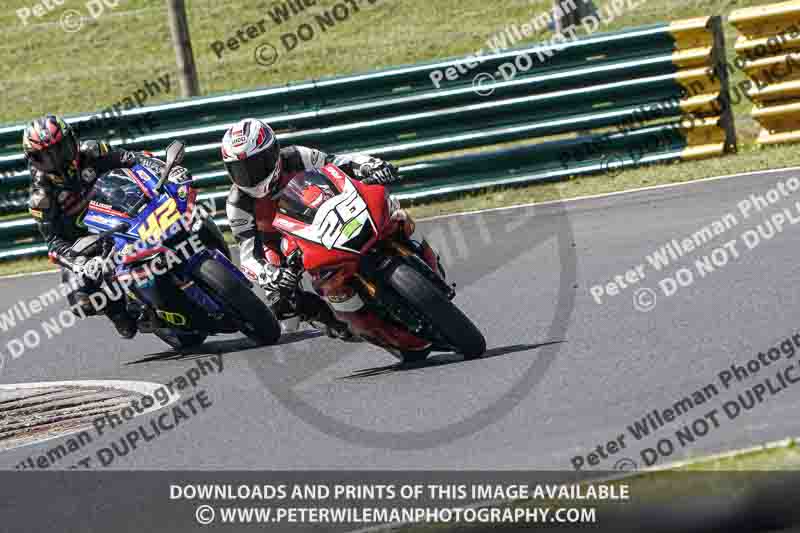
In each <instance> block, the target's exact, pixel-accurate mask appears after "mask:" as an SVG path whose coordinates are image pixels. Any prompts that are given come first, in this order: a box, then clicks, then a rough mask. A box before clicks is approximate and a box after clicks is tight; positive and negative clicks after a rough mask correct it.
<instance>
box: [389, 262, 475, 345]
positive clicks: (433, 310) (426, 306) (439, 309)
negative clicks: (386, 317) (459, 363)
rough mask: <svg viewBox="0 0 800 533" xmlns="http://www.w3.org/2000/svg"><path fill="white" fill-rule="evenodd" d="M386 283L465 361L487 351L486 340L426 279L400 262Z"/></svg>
mask: <svg viewBox="0 0 800 533" xmlns="http://www.w3.org/2000/svg"><path fill="white" fill-rule="evenodd" d="M388 281H389V284H390V285H391V286H392V288H393V289H394V290H395V291H397V293H398V294H399V295H400V296H402V297H403V299H405V300H406V301H407V302H408V303H409V304H410V305H411V306H412V307H413V308H414V309H415V310H416V311H417V312H418V313H420V314H422V315H423V316H424V317H425V318H427V319H428V320H429V321H430V323H431V324H432V325H433V326H434V328H436V330H437V331H438V332H439V333H440V334H441V335H442V336H443V337H444V338H445V340H447V342H448V343H449V344H451V345H452V346H453V347H454V348H456V351H458V352H459V353H461V354H463V355H464V357H465V358H467V359H472V358H475V357H480V356H481V355H483V352H485V351H486V339H484V338H483V334H482V333H481V332H480V330H478V328H477V327H475V324H473V323H472V321H471V320H470V319H469V318H467V316H466V315H465V314H464V313H462V312H461V310H460V309H459V308H458V307H456V306H455V304H453V302H451V301H450V300H448V299H447V297H446V296H445V295H444V294H443V293H442V292H441V291H440V290H439V289H438V288H436V287H435V286H434V285H433V283H431V282H430V281H428V279H427V278H426V277H425V276H423V275H422V274H420V273H419V272H417V271H416V270H414V269H413V268H412V267H411V266H409V265H407V264H405V263H401V264H400V265H398V266H397V267H395V269H394V271H392V273H391V275H390V276H389V280H388Z"/></svg>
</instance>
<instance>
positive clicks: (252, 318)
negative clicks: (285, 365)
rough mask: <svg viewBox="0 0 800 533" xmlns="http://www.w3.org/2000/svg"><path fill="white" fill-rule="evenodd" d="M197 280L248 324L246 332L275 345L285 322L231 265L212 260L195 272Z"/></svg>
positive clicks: (245, 325) (252, 336) (254, 337)
mask: <svg viewBox="0 0 800 533" xmlns="http://www.w3.org/2000/svg"><path fill="white" fill-rule="evenodd" d="M195 275H196V276H197V279H198V280H199V281H200V282H201V283H202V284H203V285H204V286H205V287H206V288H207V289H208V290H210V291H211V292H212V293H214V295H215V296H216V297H217V298H218V299H219V300H220V301H221V302H223V304H224V305H225V307H226V308H227V309H228V310H229V311H230V312H232V313H234V314H235V315H236V317H237V318H238V319H239V320H241V321H242V322H243V323H244V328H243V329H242V333H244V334H245V335H247V336H248V337H250V338H251V339H253V340H254V341H256V342H258V343H259V344H275V343H276V342H278V339H280V338H281V325H280V323H279V322H278V319H277V318H275V315H274V314H273V312H272V310H271V309H270V308H269V307H268V306H267V304H265V303H264V302H262V301H261V299H260V298H259V297H258V296H256V293H254V292H253V291H251V290H250V288H249V287H247V285H245V284H244V283H243V282H242V281H241V280H240V279H238V278H237V277H236V276H235V275H233V274H232V273H231V272H230V271H229V270H228V269H227V268H225V267H224V266H222V265H221V264H219V263H217V262H216V261H214V260H211V259H209V260H208V261H204V262H203V264H201V265H200V267H199V268H198V269H197V270H196V271H195Z"/></svg>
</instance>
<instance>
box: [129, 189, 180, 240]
mask: <svg viewBox="0 0 800 533" xmlns="http://www.w3.org/2000/svg"><path fill="white" fill-rule="evenodd" d="M180 217H181V214H180V212H178V206H177V205H176V204H175V199H174V198H170V199H169V200H167V201H166V202H164V203H163V204H161V205H160V206H158V207H157V208H156V209H155V211H153V212H152V213H150V216H149V217H147V220H145V222H144V224H142V226H141V227H140V228H139V237H141V238H142V240H144V241H148V240H149V241H154V240H156V239H158V238H159V237H161V235H162V234H163V233H164V232H166V231H167V230H168V229H169V228H170V226H172V225H173V224H174V223H175V222H177V221H178V219H179V218H180Z"/></svg>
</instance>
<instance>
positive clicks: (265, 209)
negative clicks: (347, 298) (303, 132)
mask: <svg viewBox="0 0 800 533" xmlns="http://www.w3.org/2000/svg"><path fill="white" fill-rule="evenodd" d="M222 159H223V161H224V163H225V167H226V169H227V171H228V176H229V178H230V179H231V181H232V182H233V184H232V186H231V189H230V192H229V194H228V200H227V205H226V210H227V215H228V220H229V221H230V225H231V230H232V231H233V235H234V237H235V238H236V241H237V242H238V243H239V250H240V258H241V267H242V270H243V271H244V273H245V274H246V275H247V276H248V277H249V278H250V279H252V280H253V281H255V282H257V283H258V284H259V285H261V287H262V288H263V289H264V291H265V292H266V294H267V298H268V301H269V303H270V305H271V307H272V309H273V311H274V312H275V315H276V316H277V317H278V319H279V320H282V319H284V318H287V317H289V316H292V314H293V312H294V311H295V310H294V309H292V306H291V302H290V301H289V299H288V296H289V295H291V294H293V293H294V292H295V289H296V287H297V285H298V283H299V281H300V279H299V276H298V275H297V274H296V273H295V272H294V271H293V270H292V269H290V268H287V265H286V261H285V259H286V258H285V257H284V255H283V253H282V251H281V246H280V244H281V234H280V233H279V232H278V231H277V230H276V229H275V228H273V226H272V220H273V218H274V216H275V211H276V200H275V199H274V198H275V195H276V194H277V193H278V192H280V191H281V189H283V187H285V186H286V184H287V183H289V181H291V179H292V178H293V177H294V176H295V175H296V174H297V173H303V172H304V171H307V170H311V169H314V168H320V167H323V166H325V165H327V164H330V163H333V164H335V165H336V166H338V167H339V168H340V169H342V170H343V171H344V172H345V173H347V174H348V175H349V176H350V177H352V178H354V179H357V180H367V179H368V180H369V183H378V184H388V183H392V182H394V181H396V180H397V179H398V173H397V169H396V168H395V167H394V166H393V165H392V164H390V163H387V162H385V161H382V160H380V159H377V158H374V157H371V156H369V155H364V154H351V155H348V156H337V155H333V154H326V153H323V152H321V151H319V150H315V149H313V148H307V147H305V146H287V147H284V148H281V146H280V142H279V141H278V138H277V137H276V135H275V132H274V131H273V130H272V128H270V127H269V126H268V125H267V124H266V123H264V122H262V121H260V120H257V119H252V118H247V119H243V120H241V121H240V122H238V123H237V124H235V125H234V126H232V127H231V128H230V129H228V131H227V132H225V136H224V137H223V139H222ZM395 216H400V217H405V218H406V219H407V220H409V225H410V226H411V227H413V222H411V221H410V217H408V215H407V214H406V213H405V211H403V210H398V212H396V215H395ZM311 305H314V307H315V308H314V310H313V311H314V314H315V315H316V316H314V318H313V319H314V320H318V321H320V322H322V323H324V324H325V325H326V326H327V329H328V334H329V335H331V336H333V337H347V336H348V333H347V331H346V325H344V324H342V323H341V322H339V321H338V320H337V319H336V318H335V317H334V315H333V312H332V311H331V310H330V308H329V307H328V306H327V305H325V303H324V301H322V300H320V299H318V300H316V301H315V302H314V304H311Z"/></svg>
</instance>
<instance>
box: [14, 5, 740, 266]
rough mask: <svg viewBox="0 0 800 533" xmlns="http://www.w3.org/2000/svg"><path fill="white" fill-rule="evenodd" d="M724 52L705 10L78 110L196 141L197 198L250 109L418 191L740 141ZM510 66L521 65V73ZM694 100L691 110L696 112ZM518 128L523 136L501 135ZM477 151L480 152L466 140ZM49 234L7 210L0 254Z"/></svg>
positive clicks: (714, 149)
mask: <svg viewBox="0 0 800 533" xmlns="http://www.w3.org/2000/svg"><path fill="white" fill-rule="evenodd" d="M720 58H724V45H723V39H722V34H721V25H720V20H719V17H706V18H701V19H691V20H684V21H677V22H673V23H670V24H655V25H650V26H644V27H639V28H632V29H628V30H625V31H620V32H614V33H606V34H596V35H594V36H592V37H589V38H585V39H578V40H574V41H569V42H561V43H555V44H552V43H551V44H548V45H546V46H539V45H531V46H526V47H521V48H516V49H511V50H506V51H503V52H501V53H496V54H492V55H487V56H484V57H482V58H480V60H476V59H475V58H473V57H460V58H451V59H445V60H441V61H435V62H428V63H422V64H417V65H406V66H401V67H396V68H391V69H385V70H379V71H374V72H369V73H365V74H359V75H351V76H338V77H333V78H327V79H320V80H310V81H304V82H298V83H291V84H287V85H283V86H278V87H269V88H264V89H259V90H252V91H243V92H237V93H230V94H223V95H216V96H210V97H202V98H192V99H186V100H180V101H175V102H170V103H164V104H160V105H154V106H148V107H144V108H140V109H130V110H125V111H123V112H122V113H121V115H120V116H117V117H113V118H108V119H104V120H98V118H97V116H96V114H95V115H81V116H75V117H68V118H67V120H68V121H69V122H70V123H71V124H73V125H75V127H76V128H78V129H79V132H80V135H81V137H82V138H101V139H107V140H108V141H109V142H110V143H111V144H112V145H115V146H116V145H124V146H125V147H126V148H128V149H132V150H148V151H151V152H154V153H155V155H156V156H161V157H163V156H164V148H165V146H166V145H167V144H168V143H169V142H170V141H171V140H172V139H175V138H179V139H183V140H185V141H186V142H187V143H188V149H187V152H186V158H185V161H184V164H185V165H186V166H187V167H188V168H189V170H190V171H191V172H192V174H193V175H194V178H195V186H196V187H198V188H199V189H201V194H200V196H199V198H200V199H205V200H213V201H214V202H215V203H216V205H217V206H221V203H222V202H224V198H225V196H226V195H227V185H228V179H227V176H226V174H225V172H224V169H223V167H222V165H221V161H220V155H219V143H220V139H221V137H222V134H223V132H224V131H225V129H227V128H228V127H229V126H230V125H231V124H232V123H233V122H235V121H237V120H239V119H240V118H242V117H243V116H255V117H258V118H262V119H265V120H266V121H268V122H269V123H270V124H271V125H272V126H273V127H274V128H275V129H276V131H277V132H278V135H279V137H280V138H281V141H282V143H284V144H286V145H288V144H303V145H307V146H313V147H316V148H319V149H321V150H323V151H326V152H329V153H347V152H352V151H362V152H367V153H371V154H373V155H375V156H377V157H382V158H384V159H388V160H392V161H395V162H397V164H398V166H399V167H400V172H401V176H402V178H403V179H402V181H401V183H400V184H398V185H397V186H395V187H394V189H393V193H394V194H395V195H396V196H397V197H398V198H400V199H401V200H402V201H407V202H408V201H419V200H424V199H426V198H435V197H438V196H441V195H446V194H451V193H458V192H462V191H467V190H476V189H480V188H486V187H494V186H501V185H515V184H522V183H534V182H538V181H548V180H558V179H564V178H565V177H568V176H571V175H578V174H589V173H597V172H603V171H607V170H609V169H610V168H612V167H613V170H615V171H616V170H619V169H621V168H624V167H629V166H637V165H644V164H650V163H655V162H664V161H675V160H683V159H690V158H697V157H708V156H713V155H720V154H722V153H723V152H726V151H731V150H732V149H733V148H735V131H734V129H733V124H732V120H731V114H730V107H729V105H728V102H729V97H728V88H727V83H728V82H727V77H726V75H725V74H724V69H723V70H722V71H719V70H715V68H716V67H717V66H718V65H719V64H720ZM509 65H515V68H514V70H515V71H516V72H515V73H514V75H513V76H510V74H509V68H511V67H509ZM718 72H719V73H720V75H719V79H718V78H717V75H716V74H717V73H718ZM478 74H492V75H493V77H494V80H495V81H494V83H492V84H488V85H482V86H480V87H478V88H479V89H480V90H476V89H478V88H476V87H473V79H474V78H475V77H476V76H477V75H478ZM434 82H435V83H434ZM686 113H692V114H693V115H692V119H691V120H690V121H688V122H687V120H686V117H685V114H686ZM142 117H149V119H151V120H150V121H149V123H150V124H151V126H152V127H151V128H150V129H149V130H148V131H147V132H145V133H142V134H140V135H138V136H134V137H133V138H120V135H121V134H122V133H121V132H125V131H126V129H129V128H128V126H130V125H132V124H136V123H137V121H139V123H140V122H141V120H142ZM696 121H697V122H696ZM22 128H23V125H22V124H16V125H11V126H6V127H0V193H2V194H4V195H6V199H7V200H8V201H6V202H4V203H2V204H0V205H2V206H4V207H3V208H4V209H6V212H14V210H20V209H23V208H24V202H20V201H19V200H20V198H21V196H20V195H21V193H20V191H23V190H24V189H25V188H26V187H27V185H28V183H29V181H30V176H29V175H28V173H27V171H26V170H25V168H24V159H23V157H22V154H20V152H19V149H20V146H19V142H20V136H21V132H22ZM604 130H605V131H604ZM569 135H574V136H572V137H568V136H569ZM532 141H538V142H532ZM512 142H513V143H521V144H520V145H518V146H515V147H512V148H509V147H504V148H498V147H497V145H500V144H504V143H512ZM471 149H480V150H481V151H479V152H476V153H470V154H457V155H454V154H452V152H456V151H460V150H471ZM12 196H13V198H14V200H13V201H11V197H12ZM221 222H222V221H221ZM39 241H40V236H39V235H38V230H37V229H36V225H35V223H34V222H33V220H31V219H27V218H23V219H18V220H7V221H5V222H0V242H3V243H5V244H6V246H4V247H3V248H4V250H2V249H0V260H2V259H9V258H15V257H28V256H32V255H38V254H41V253H42V251H43V247H42V244H41V243H40V242H39Z"/></svg>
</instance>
